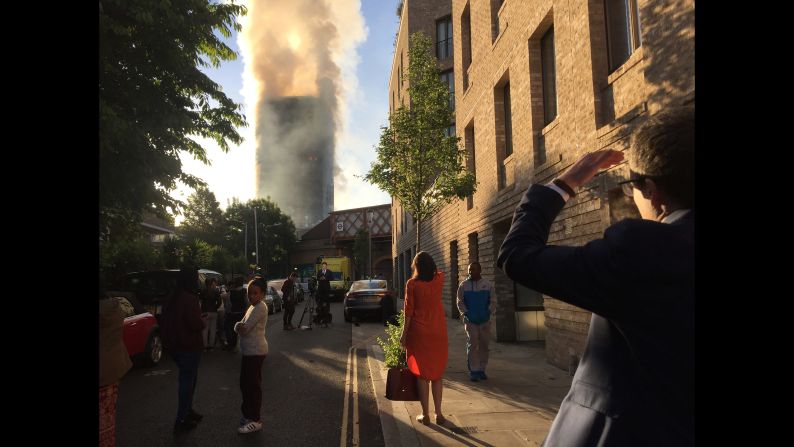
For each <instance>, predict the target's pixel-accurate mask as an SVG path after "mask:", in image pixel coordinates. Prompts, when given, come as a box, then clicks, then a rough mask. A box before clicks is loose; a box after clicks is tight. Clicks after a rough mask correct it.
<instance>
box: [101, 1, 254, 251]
mask: <svg viewBox="0 0 794 447" xmlns="http://www.w3.org/2000/svg"><path fill="white" fill-rule="evenodd" d="M243 14H246V8H245V7H244V6H240V5H235V4H234V3H226V2H223V3H218V2H215V1H209V0H169V1H158V0H136V1H134V2H129V1H126V0H100V2H99V67H98V68H99V184H100V188H99V208H100V212H99V217H100V235H106V234H107V233H108V231H111V234H115V233H113V230H112V229H113V227H114V226H117V225H124V224H126V225H130V226H133V225H135V224H137V223H138V222H140V220H141V216H142V212H143V210H144V209H147V210H148V209H153V211H154V212H155V213H157V215H159V216H161V217H165V216H166V214H167V210H168V209H169V208H170V209H172V210H176V209H177V208H178V207H180V206H181V205H182V203H181V202H180V201H178V200H176V199H174V198H172V197H170V195H169V193H170V191H172V190H174V189H175V188H176V186H177V181H181V182H183V183H184V184H186V185H187V186H189V187H192V188H196V187H198V186H200V185H203V184H204V182H203V181H202V180H201V179H199V178H197V177H195V176H193V175H189V174H187V173H185V172H183V171H182V163H181V161H180V159H179V154H180V152H181V151H186V152H187V153H189V154H190V155H191V156H192V157H194V158H195V159H198V160H200V161H202V162H204V163H207V164H208V163H209V161H208V159H207V155H206V151H205V149H204V148H203V147H202V146H201V145H200V144H198V143H197V142H196V141H195V140H194V139H193V138H195V137H201V138H208V139H212V140H214V141H215V142H216V143H217V144H218V146H219V147H220V148H221V150H223V151H224V152H226V151H228V150H229V142H231V143H234V144H240V143H241V142H242V138H241V137H240V135H239V134H238V132H237V130H236V127H239V126H245V125H246V121H245V117H244V116H243V114H242V113H241V112H240V111H241V110H242V107H241V106H240V105H238V104H236V103H235V102H234V101H232V100H231V99H230V98H229V97H227V96H226V94H224V93H223V91H222V88H221V86H220V85H219V84H217V83H216V82H214V81H212V80H211V79H210V78H209V77H208V76H207V75H206V74H204V73H203V72H202V71H201V70H200V69H199V68H200V67H210V66H212V67H218V66H220V63H221V61H228V60H234V59H236V57H237V55H236V53H235V52H234V51H233V50H232V49H231V48H229V47H228V46H227V45H226V44H224V43H223V41H222V40H221V39H220V36H219V35H218V34H216V32H217V33H219V34H220V35H223V36H226V37H228V36H230V35H231V31H232V29H235V30H238V31H239V30H240V29H241V27H240V25H239V24H238V23H237V22H236V17H237V16H239V15H243Z"/></svg>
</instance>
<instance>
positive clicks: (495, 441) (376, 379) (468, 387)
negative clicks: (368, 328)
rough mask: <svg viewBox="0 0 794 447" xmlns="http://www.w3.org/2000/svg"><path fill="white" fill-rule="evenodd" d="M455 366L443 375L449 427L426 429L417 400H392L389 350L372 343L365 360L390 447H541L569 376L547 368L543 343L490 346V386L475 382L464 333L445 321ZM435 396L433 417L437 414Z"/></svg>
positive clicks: (458, 325)
mask: <svg viewBox="0 0 794 447" xmlns="http://www.w3.org/2000/svg"><path fill="white" fill-rule="evenodd" d="M447 331H448V332H447V333H448V336H449V342H450V343H449V361H448V362H447V370H446V374H445V376H444V392H443V401H442V409H443V411H444V416H445V417H446V418H447V422H446V423H445V425H444V426H443V427H441V426H438V425H436V424H434V423H431V424H430V425H427V426H425V425H422V424H420V423H417V422H416V419H415V418H416V416H417V415H419V414H422V407H421V405H420V404H419V402H393V401H390V400H388V399H386V397H385V396H386V373H387V370H388V369H387V368H386V365H385V364H384V363H383V351H382V350H381V348H380V346H378V345H377V344H368V346H367V353H368V355H367V358H368V363H369V369H370V373H371V374H370V375H371V377H372V385H373V388H374V390H375V398H376V400H377V404H378V413H379V414H380V419H381V425H382V426H383V437H384V441H385V444H386V447H398V446H405V447H408V446H422V447H426V446H470V447H472V446H477V447H479V446H483V447H490V446H493V447H498V446H516V445H520V446H539V445H540V443H541V442H543V439H544V438H545V436H546V433H548V431H549V428H550V427H551V422H552V420H553V419H554V416H555V415H556V413H557V411H558V410H559V406H560V402H562V399H563V398H564V397H565V394H566V393H567V392H568V388H569V387H570V385H571V377H570V376H569V375H568V373H567V372H566V371H563V370H560V369H558V368H556V367H554V366H551V365H549V364H548V363H546V359H545V351H544V347H543V344H542V342H517V343H516V342H513V343H496V342H494V341H491V345H490V350H491V352H490V358H489V361H488V369H487V373H488V380H485V381H480V382H471V381H469V372H468V370H467V369H466V333H465V332H464V330H463V324H461V323H460V321H458V320H451V319H447ZM432 402H433V398H432V393H431V396H430V401H429V406H430V416H431V420H432V421H435V415H434V414H433V403H432Z"/></svg>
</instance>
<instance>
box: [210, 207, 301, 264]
mask: <svg viewBox="0 0 794 447" xmlns="http://www.w3.org/2000/svg"><path fill="white" fill-rule="evenodd" d="M254 208H256V222H257V226H258V227H259V266H260V267H261V268H262V269H263V271H266V272H267V273H268V275H269V276H270V275H271V274H272V275H274V276H275V275H282V276H283V275H284V274H285V273H286V270H287V268H288V257H289V253H290V251H292V249H293V248H294V247H295V243H296V242H297V238H296V237H295V224H294V223H293V222H292V219H291V218H290V217H289V216H287V215H286V214H284V213H283V212H282V211H281V209H280V208H279V207H278V205H276V204H275V203H274V202H272V201H270V200H269V199H255V200H249V201H248V202H246V203H240V202H239V201H237V200H235V201H233V202H232V203H231V204H229V206H228V207H227V208H226V211H224V213H223V217H224V221H225V228H224V236H223V246H224V247H225V248H226V249H227V250H228V251H229V253H234V254H236V255H238V256H241V257H247V258H246V259H247V261H246V263H245V264H246V265H247V264H249V263H254V261H255V259H256V258H255V257H254V256H253V255H252V253H253V252H255V251H256V244H255V242H256V238H255V233H254ZM246 223H247V224H248V242H247V244H246V243H245V227H246ZM268 270H269V271H268Z"/></svg>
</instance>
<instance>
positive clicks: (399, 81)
mask: <svg viewBox="0 0 794 447" xmlns="http://www.w3.org/2000/svg"><path fill="white" fill-rule="evenodd" d="M402 89H403V53H402V51H400V68H399V69H398V71H397V99H402V98H401V97H400V96H401V94H402Z"/></svg>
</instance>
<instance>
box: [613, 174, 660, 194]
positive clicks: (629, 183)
mask: <svg viewBox="0 0 794 447" xmlns="http://www.w3.org/2000/svg"><path fill="white" fill-rule="evenodd" d="M656 178H658V177H656V176H652V175H639V176H637V177H633V178H630V179H628V180H624V181H622V182H618V185H620V188H621V190H623V194H625V195H626V197H634V189H639V187H640V183H642V182H644V181H645V179H656Z"/></svg>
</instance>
